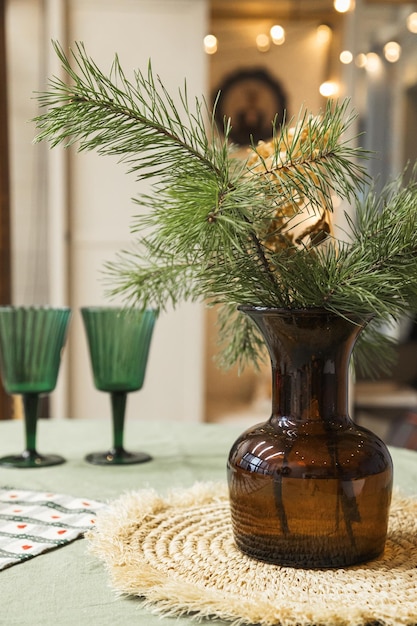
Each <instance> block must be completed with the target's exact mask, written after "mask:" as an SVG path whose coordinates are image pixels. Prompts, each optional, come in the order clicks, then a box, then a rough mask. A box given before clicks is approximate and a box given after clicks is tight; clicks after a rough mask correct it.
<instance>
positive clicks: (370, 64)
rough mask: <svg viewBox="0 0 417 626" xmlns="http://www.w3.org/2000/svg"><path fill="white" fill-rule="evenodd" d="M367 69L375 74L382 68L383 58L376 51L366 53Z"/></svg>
mask: <svg viewBox="0 0 417 626" xmlns="http://www.w3.org/2000/svg"><path fill="white" fill-rule="evenodd" d="M365 69H366V70H367V71H368V72H371V73H373V74H375V73H376V72H378V71H379V70H380V69H381V59H380V58H379V56H378V55H377V54H376V52H368V54H367V55H366V63H365Z"/></svg>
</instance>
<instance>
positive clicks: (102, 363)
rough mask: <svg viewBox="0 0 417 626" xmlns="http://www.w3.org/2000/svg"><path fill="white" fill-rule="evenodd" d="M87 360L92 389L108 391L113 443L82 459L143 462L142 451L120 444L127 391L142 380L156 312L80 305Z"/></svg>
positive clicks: (100, 462)
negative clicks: (87, 353) (91, 372)
mask: <svg viewBox="0 0 417 626" xmlns="http://www.w3.org/2000/svg"><path fill="white" fill-rule="evenodd" d="M81 315H82V318H83V322H84V328H85V331H86V335H87V343H88V348H89V353H90V361H91V366H92V370H93V377H94V385H95V387H96V389H98V390H100V391H105V392H107V393H110V397H111V406H112V421H113V446H112V447H111V448H110V449H109V450H107V451H105V452H93V453H91V454H88V455H87V456H86V457H85V458H86V461H88V462H89V463H93V464H94V465H126V464H131V463H145V462H146V461H150V460H151V457H150V456H149V454H146V453H145V452H128V451H126V450H125V448H124V446H123V437H124V423H125V412H126V400H127V394H128V393H130V392H132V391H139V390H140V389H141V388H142V386H143V382H144V378H145V372H146V366H147V362H148V354H149V348H150V344H151V339H152V333H153V328H154V325H155V321H156V318H157V312H156V311H154V310H152V309H147V310H144V311H143V310H140V309H135V308H121V307H82V308H81Z"/></svg>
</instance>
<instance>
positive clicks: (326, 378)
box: [228, 307, 393, 568]
mask: <svg viewBox="0 0 417 626" xmlns="http://www.w3.org/2000/svg"><path fill="white" fill-rule="evenodd" d="M240 309H241V311H243V312H244V313H245V314H247V315H249V316H250V317H251V318H252V319H253V321H254V322H255V323H256V324H257V326H258V328H259V329H260V331H261V333H262V335H263V337H264V339H265V342H266V345H267V347H268V350H269V354H270V357H271V366H272V414H271V417H270V418H269V420H268V421H266V422H264V423H262V424H258V425H256V426H254V427H253V428H250V429H248V430H247V431H245V432H244V433H243V434H242V435H241V436H240V437H239V438H238V440H237V441H236V442H235V443H234V445H233V447H232V449H231V451H230V454H229V459H228V483H229V494H230V506H231V515H232V526H233V533H234V538H235V542H236V545H237V546H238V548H239V549H240V550H241V551H242V552H244V553H245V554H247V555H249V556H251V557H254V558H256V559H259V560H262V561H267V562H270V563H275V564H278V565H284V566H291V567H303V568H324V567H346V566H349V565H353V564H356V563H362V562H365V561H368V560H371V559H373V558H375V557H377V556H378V555H380V554H381V553H382V552H383V550H384V545H385V539H386V534H387V525H388V514H389V507H390V501H391V491H392V474H393V470H392V460H391V457H390V454H389V452H388V449H387V447H386V446H385V444H384V443H383V442H382V441H381V440H380V439H379V437H377V436H376V435H375V434H373V433H372V432H370V431H369V430H367V429H365V428H361V427H359V426H358V425H356V424H355V423H354V422H353V421H352V420H351V418H350V417H349V413H348V380H349V361H350V355H351V352H352V349H353V346H354V343H355V341H356V338H357V336H358V335H359V333H360V331H361V330H362V328H363V327H364V326H365V325H366V321H364V320H360V319H358V318H355V316H346V317H341V316H338V315H334V314H332V313H330V312H328V311H325V310H322V309H305V310H294V311H291V310H281V309H268V308H263V307H240Z"/></svg>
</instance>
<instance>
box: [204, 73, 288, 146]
mask: <svg viewBox="0 0 417 626" xmlns="http://www.w3.org/2000/svg"><path fill="white" fill-rule="evenodd" d="M218 94H219V95H218ZM217 96H218V101H217V105H216V112H215V119H216V123H217V124H218V126H219V128H220V129H222V128H223V122H224V119H225V118H231V124H232V130H231V132H230V139H231V141H233V143H235V144H238V145H240V146H243V145H248V144H250V143H251V142H252V141H253V142H254V143H257V142H258V141H260V140H268V139H270V138H271V137H272V123H273V121H274V119H275V120H276V124H277V127H279V125H280V124H281V123H282V121H283V118H284V113H285V110H286V108H287V99H286V95H285V92H284V89H283V88H282V86H281V84H280V83H279V81H278V80H277V79H276V78H274V77H272V76H271V75H270V74H269V73H268V72H267V71H266V70H264V69H262V68H259V69H258V68H255V69H245V70H238V71H237V72H234V73H233V74H230V75H229V76H227V77H226V78H225V80H224V81H223V82H222V84H221V85H220V86H219V88H218V89H217V90H216V93H215V98H217Z"/></svg>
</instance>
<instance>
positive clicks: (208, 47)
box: [203, 35, 217, 54]
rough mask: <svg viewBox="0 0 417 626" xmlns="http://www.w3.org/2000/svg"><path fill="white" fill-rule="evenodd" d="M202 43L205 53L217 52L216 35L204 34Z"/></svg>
mask: <svg viewBox="0 0 417 626" xmlns="http://www.w3.org/2000/svg"><path fill="white" fill-rule="evenodd" d="M203 45H204V52H205V53H206V54H215V53H216V52H217V37H215V36H214V35H206V36H205V37H204V39H203Z"/></svg>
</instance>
